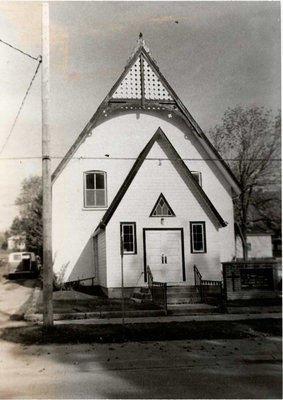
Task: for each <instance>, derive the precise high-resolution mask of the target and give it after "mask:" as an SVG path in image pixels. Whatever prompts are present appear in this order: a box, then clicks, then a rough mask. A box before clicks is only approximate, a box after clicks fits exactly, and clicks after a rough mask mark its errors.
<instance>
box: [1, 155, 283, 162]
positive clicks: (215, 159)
mask: <svg viewBox="0 0 283 400" xmlns="http://www.w3.org/2000/svg"><path fill="white" fill-rule="evenodd" d="M63 158H64V157H63V156H50V159H52V160H62V159H63ZM41 159H42V156H33V157H29V156H24V157H0V161H1V160H2V161H7V160H10V161H11V160H13V161H18V160H19V161H21V160H41ZM70 159H72V160H109V161H110V160H112V161H114V160H118V161H119V160H120V161H136V160H139V159H140V158H139V157H108V156H105V157H71V158H70ZM145 159H146V160H149V161H159V160H160V161H177V160H182V161H234V162H239V161H267V159H265V158H245V159H241V160H240V159H238V158H221V159H219V158H182V157H180V158H163V157H146V158H145ZM268 161H282V159H281V158H270V159H268Z"/></svg>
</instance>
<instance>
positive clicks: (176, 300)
mask: <svg viewBox="0 0 283 400" xmlns="http://www.w3.org/2000/svg"><path fill="white" fill-rule="evenodd" d="M199 303H201V298H200V297H183V298H174V299H167V304H175V305H178V304H199Z"/></svg>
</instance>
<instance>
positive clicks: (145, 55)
mask: <svg viewBox="0 0 283 400" xmlns="http://www.w3.org/2000/svg"><path fill="white" fill-rule="evenodd" d="M136 109H139V110H150V111H152V110H157V111H159V110H169V111H170V112H171V113H174V114H176V115H178V116H179V117H181V118H182V119H183V120H184V121H185V123H186V124H187V125H188V126H189V127H190V128H191V130H192V132H193V133H194V134H195V137H196V139H197V140H198V141H199V143H200V144H201V146H202V147H203V148H204V149H205V150H206V152H207V154H208V156H209V158H211V159H213V160H214V161H215V163H216V164H217V165H218V167H219V168H220V170H221V171H222V173H223V174H224V176H225V177H226V179H227V180H228V181H229V182H230V184H231V186H232V187H233V189H234V190H235V192H236V193H237V194H240V192H241V188H240V185H239V183H238V181H237V179H236V178H235V176H234V174H233V173H232V171H231V170H230V168H229V167H228V166H227V164H226V163H225V162H224V160H223V159H222V158H221V157H220V155H219V154H218V152H217V151H216V149H215V148H214V147H213V146H212V144H211V143H210V141H209V140H208V139H207V137H206V136H205V134H204V133H203V131H202V130H201V128H200V127H199V126H198V124H197V123H196V121H195V120H194V118H193V117H192V116H191V114H190V113H189V111H188V110H187V109H186V107H185V106H184V104H183V103H182V102H181V100H180V99H179V98H178V96H177V94H176V93H175V92H174V90H173V89H172V88H171V86H170V85H169V83H168V82H167V81H166V79H165V78H164V76H163V75H162V74H161V72H160V70H159V68H158V66H157V65H156V63H155V61H154V60H153V59H152V57H151V54H150V52H149V49H148V48H147V47H146V46H145V43H144V40H143V39H142V36H141V35H140V39H139V41H138V46H137V48H136V50H135V52H134V54H133V55H132V57H131V58H130V60H129V61H128V63H127V65H126V67H125V69H124V72H123V73H122V75H121V76H120V78H119V79H118V80H117V82H116V83H115V85H114V86H113V87H112V89H111V90H110V92H109V93H108V95H107V96H106V97H105V99H104V100H103V102H102V103H101V105H100V106H99V107H98V109H97V111H96V112H95V114H94V115H93V116H92V118H91V119H90V121H89V122H88V124H87V125H86V126H85V128H84V129H83V131H82V132H81V133H80V135H79V136H78V138H77V140H76V141H75V143H74V144H73V145H72V146H71V148H70V149H69V151H68V152H67V154H66V155H65V157H64V158H63V159H62V161H61V162H60V163H59V165H58V166H57V168H56V169H55V171H54V173H53V175H52V180H53V181H54V180H55V179H56V178H57V176H58V175H59V174H60V172H61V171H62V170H63V169H64V167H65V166H66V164H67V163H68V161H69V160H70V159H71V157H72V156H73V154H74V153H75V151H76V150H77V149H78V147H79V146H80V144H81V143H82V142H83V141H84V139H85V138H86V137H87V135H88V134H89V133H90V131H91V130H92V129H93V128H94V127H95V126H97V125H98V123H99V122H101V119H102V118H104V119H105V117H107V116H108V114H110V113H111V112H113V111H115V110H125V111H127V110H136Z"/></svg>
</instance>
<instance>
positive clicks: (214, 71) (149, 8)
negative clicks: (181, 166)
mask: <svg viewBox="0 0 283 400" xmlns="http://www.w3.org/2000/svg"><path fill="white" fill-rule="evenodd" d="M140 32H142V33H143V35H144V39H145V41H146V44H147V46H148V47H149V48H150V50H151V53H152V56H153V58H154V59H155V60H156V62H157V64H158V66H159V68H160V70H161V72H162V73H163V75H164V76H165V78H166V79H167V81H168V82H169V83H170V85H171V86H172V87H173V89H174V90H175V91H176V93H177V94H178V96H179V98H180V99H181V100H182V101H183V103H184V104H185V105H186V107H187V108H188V110H189V111H190V113H191V114H192V115H193V117H194V118H195V119H196V121H197V122H198V124H199V125H200V126H201V128H202V129H203V130H204V131H206V130H207V129H208V128H209V127H213V126H214V125H215V124H217V123H219V122H220V121H221V116H222V115H223V113H224V111H225V109H226V108H227V107H234V106H236V105H239V104H240V105H259V106H264V107H266V108H267V109H273V110H274V112H276V111H277V110H278V109H279V108H280V100H281V93H280V70H281V67H280V3H279V2H276V1H274V2H265V1H259V2H236V1H230V2H225V1H224V2H193V1H181V2H176V1H174V2H173V1H168V2H151V1H148V2H120V1H119V2H118V1H117V2H107V1H104V2H96V1H89V2H76V1H74V2H52V3H51V4H50V35H51V36H50V40H51V42H50V56H51V70H50V71H51V75H50V83H51V98H50V99H51V104H50V129H51V138H52V155H53V156H55V157H60V156H64V154H65V153H66V151H67V150H68V149H69V147H70V146H71V145H72V143H73V142H74V140H75V139H76V137H77V136H78V135H79V133H80V132H81V130H82V129H83V128H84V126H85V125H86V124H87V122H88V121H89V119H90V118H91V116H92V115H93V114H94V112H95V110H96V109H97V107H98V106H99V104H100V103H101V101H102V100H103V99H104V97H105V96H106V95H107V93H108V92H109V90H110V89H111V87H112V86H113V84H114V83H115V82H116V80H117V79H118V78H119V76H120V74H121V73H122V71H123V69H124V66H125V64H126V62H127V60H128V58H129V57H130V55H131V53H132V51H133V49H134V48H135V46H136V44H137V39H138V35H139V33H140ZM0 39H2V40H4V41H7V42H9V43H10V44H12V45H14V46H15V47H18V48H20V49H22V50H23V51H25V52H27V53H29V54H31V55H32V56H34V57H37V56H38V55H39V54H41V4H40V2H38V3H35V2H24V3H23V2H21V3H17V2H12V3H11V2H1V1H0ZM36 65H37V61H35V60H33V59H31V58H29V57H27V56H25V55H22V54H21V53H19V52H17V51H15V50H13V49H11V48H9V47H8V46H6V45H4V44H3V43H0V148H1V147H2V145H3V143H4V141H5V138H6V137H7V135H8V134H9V130H10V128H11V126H12V124H13V121H14V119H15V117H16V114H17V112H18V109H19V106H20V103H21V101H22V98H23V96H24V94H25V91H26V89H27V87H28V85H29V83H30V80H31V78H32V76H33V73H34V71H35V68H36ZM40 79H41V76H40V73H39V74H38V76H37V77H36V79H35V81H34V83H33V85H32V88H31V91H30V94H29V96H28V98H27V101H26V103H25V105H24V107H23V109H22V112H21V114H20V117H19V120H18V122H17V124H16V127H15V129H14V131H13V133H12V135H11V137H10V139H9V142H8V143H7V146H6V147H5V150H4V151H3V153H2V154H1V155H0V158H1V157H2V158H17V159H16V160H15V159H13V160H7V159H6V160H3V159H2V160H0V231H1V230H5V229H7V228H9V226H10V224H11V222H12V220H13V218H14V217H15V215H16V214H17V212H18V209H17V207H15V206H14V205H13V203H14V201H15V198H16V197H17V196H18V194H19V190H20V184H21V181H22V180H23V179H24V178H25V177H28V176H30V175H32V174H40V173H41V160H40V159H39V158H38V159H30V160H27V159H23V158H24V157H40V156H41V97H40V89H41V86H40V85H41V82H40ZM58 162H59V160H58V159H55V160H53V163H52V167H53V169H54V168H55V167H56V165H57V163H58Z"/></svg>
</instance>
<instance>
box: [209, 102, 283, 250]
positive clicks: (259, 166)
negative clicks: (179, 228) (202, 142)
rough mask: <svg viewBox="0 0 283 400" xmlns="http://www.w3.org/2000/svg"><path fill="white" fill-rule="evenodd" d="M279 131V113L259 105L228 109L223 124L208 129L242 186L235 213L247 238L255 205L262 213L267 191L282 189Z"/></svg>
mask: <svg viewBox="0 0 283 400" xmlns="http://www.w3.org/2000/svg"><path fill="white" fill-rule="evenodd" d="M280 133H281V118H280V113H278V115H276V116H275V117H274V115H273V113H272V111H271V110H265V109H264V108H262V107H256V106H255V107H241V106H237V107H235V108H233V109H231V108H228V109H227V110H226V112H225V113H224V116H223V118H222V123H221V125H217V126H215V127H214V128H213V129H210V130H209V132H208V135H209V136H210V138H211V140H212V142H213V144H214V146H215V148H216V150H217V151H218V152H219V153H220V155H221V156H222V157H223V159H224V160H225V161H226V162H227V164H228V165H229V166H230V168H231V170H232V171H233V172H234V174H235V176H236V177H237V179H238V181H239V183H240V185H241V188H242V193H241V195H240V196H239V197H238V198H236V199H235V216H236V219H237V221H238V222H239V224H240V226H241V229H242V233H243V236H244V238H245V239H246V237H247V228H248V226H249V223H250V222H251V221H252V219H253V215H254V213H253V212H252V207H254V210H257V211H258V215H260V214H262V210H261V209H260V207H261V206H260V205H261V204H264V206H265V208H266V205H267V204H268V202H269V201H270V198H269V197H268V195H267V193H268V192H270V193H274V191H275V192H278V191H279V192H280V189H279V185H280ZM263 193H264V196H263V195H261V194H263ZM273 196H274V194H273V195H272V197H273ZM265 214H266V213H265ZM258 215H257V217H256V218H259V217H258ZM244 256H245V257H246V256H247V252H246V251H245V255H244Z"/></svg>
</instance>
